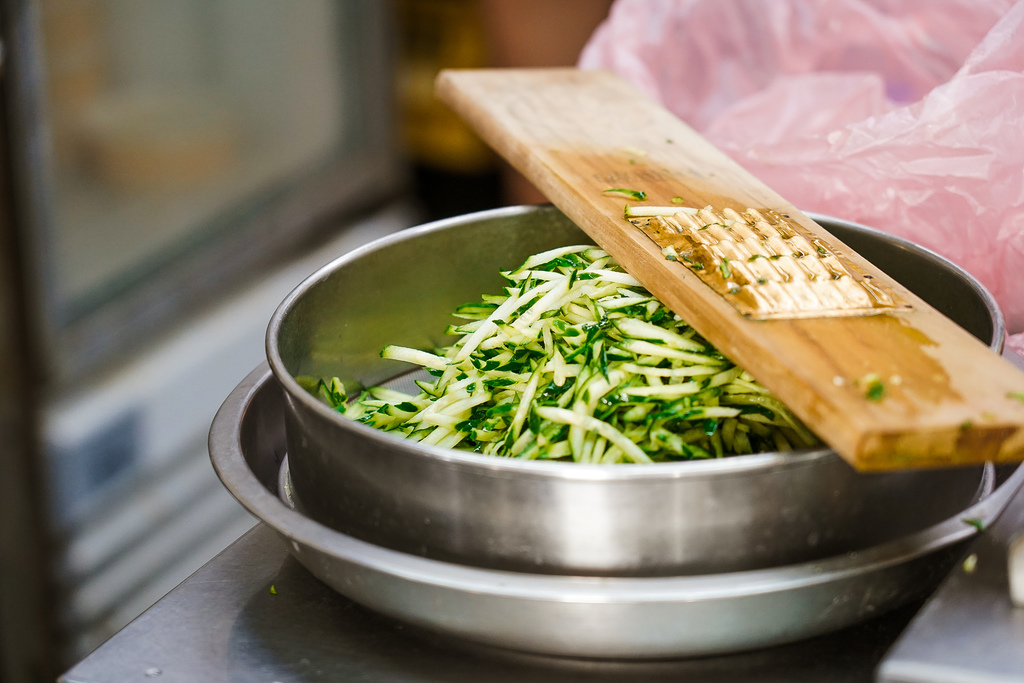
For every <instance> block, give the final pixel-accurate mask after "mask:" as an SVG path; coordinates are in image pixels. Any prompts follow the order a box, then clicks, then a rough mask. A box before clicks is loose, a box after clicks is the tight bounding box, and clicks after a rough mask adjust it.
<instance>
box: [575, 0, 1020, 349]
mask: <svg viewBox="0 0 1024 683" xmlns="http://www.w3.org/2000/svg"><path fill="white" fill-rule="evenodd" d="M579 64H580V66H581V67H582V68H606V69H612V70H614V71H616V72H618V73H620V74H621V75H622V76H624V77H625V78H627V79H628V80H630V81H632V82H633V83H634V84H635V85H636V86H637V87H638V88H640V89H641V90H643V91H644V92H646V93H647V94H648V95H650V96H652V97H654V98H655V99H657V100H659V101H660V102H662V103H663V104H664V105H665V106H666V107H668V108H669V109H671V110H672V111H674V112H675V113H676V114H677V115H679V116H680V118H682V119H683V120H685V121H687V122H688V123H689V124H690V125H692V126H693V127H694V128H696V129H697V130H699V131H700V132H702V133H703V134H704V135H705V136H706V137H707V138H708V139H709V140H711V142H713V143H715V144H716V145H718V146H719V147H720V148H721V149H723V150H724V151H726V152H727V153H728V154H730V155H731V156H732V157H733V158H734V159H736V160H737V161H738V162H739V163H741V164H743V165H744V166H745V167H746V168H748V169H749V170H750V171H752V172H753V173H754V174H755V175H757V176H758V177H760V178H761V179H762V180H764V181H765V182H767V183H768V184H769V185H770V186H772V187H773V188H774V189H775V190H777V191H778V192H779V193H780V194H782V195H783V196H784V197H786V198H787V199H789V200H790V201H792V202H793V203H794V204H796V205H797V206H799V207H801V208H802V209H805V210H808V211H818V212H821V213H825V214H830V215H833V216H839V217H842V218H846V219H849V220H853V221H857V222H860V223H864V224H867V225H871V226H873V227H876V228H879V229H881V230H885V231H887V232H890V233H893V234H897V235H900V236H902V237H906V238H908V239H910V240H913V241H915V242H917V243H919V244H922V245H924V246H927V247H929V248H931V249H934V250H935V251H937V252H939V253H941V254H943V255H944V256H946V257H947V258H949V259H951V260H952V261H954V262H956V263H958V264H960V265H961V266H963V267H964V268H966V269H967V270H968V271H970V272H971V273H972V274H974V275H975V276H976V277H977V278H978V279H980V280H981V281H982V282H983V283H984V284H985V285H986V287H988V288H989V290H990V291H991V292H992V293H993V295H994V296H995V297H996V299H997V300H998V301H999V303H1000V306H1001V307H1002V309H1003V312H1004V313H1005V315H1006V318H1007V326H1008V328H1009V330H1010V332H1011V333H1020V332H1024V277H1022V275H1024V0H1020V1H1019V2H1016V3H1013V2H1010V1H1009V0H987V1H986V0H903V1H899V0H804V1H800V0H773V2H763V1H762V0H617V2H616V3H615V5H614V6H613V8H612V11H611V13H610V15H609V17H608V19H607V20H606V21H605V23H604V24H602V25H601V26H600V27H599V28H598V30H597V31H596V32H595V33H594V35H593V36H592V37H591V39H590V42H589V43H588V44H587V46H586V48H584V50H583V53H582V54H581V56H580V62H579ZM1011 347H1012V348H1016V349H1019V350H1021V351H1024V334H1018V335H1017V336H1016V337H1015V338H1014V339H1012V340H1011Z"/></svg>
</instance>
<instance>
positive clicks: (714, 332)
mask: <svg viewBox="0 0 1024 683" xmlns="http://www.w3.org/2000/svg"><path fill="white" fill-rule="evenodd" d="M437 91H438V94H439V95H440V97H441V98H442V99H443V100H444V101H445V102H446V103H447V104H448V105H449V106H450V107H452V108H453V109H454V110H455V111H456V112H457V113H458V114H460V115H461V116H462V117H463V118H464V119H465V120H466V121H468V122H469V123H470V125H472V126H473V127H474V128H475V129H476V131H477V132H478V133H479V134H480V135H481V136H482V137H483V138H484V140H486V141H487V142H488V143H489V144H490V145H491V146H492V147H494V149H495V150H497V151H498V152H499V153H500V154H501V155H503V156H504V157H505V158H506V159H507V160H508V161H509V162H510V163H511V164H512V165H513V166H514V167H516V168H517V169H518V170H519V171H520V172H522V173H523V174H524V175H525V176H526V177H527V178H528V179H529V180H530V181H531V182H533V183H534V184H535V185H536V186H537V187H538V188H539V189H540V190H541V191H542V192H543V193H544V194H545V195H546V196H547V197H548V198H549V199H550V200H551V201H552V202H553V203H554V204H555V205H556V206H557V207H559V208H560V209H561V210H562V211H563V212H565V214H566V215H567V216H569V218H571V219H572V220H573V221H575V222H576V223H577V224H578V225H579V226H580V227H581V228H582V229H583V230H584V231H585V232H586V233H587V234H588V235H590V236H591V237H592V238H593V239H594V240H595V241H596V242H597V244H599V245H601V247H603V248H604V249H605V250H607V251H608V252H609V253H611V254H612V255H613V256H614V257H615V258H616V259H617V260H618V261H619V262H620V263H621V264H622V265H623V267H624V268H625V269H626V270H627V271H628V272H630V273H631V274H632V275H633V276H634V277H636V278H637V279H638V280H640V282H642V283H643V284H644V286H646V287H647V288H648V289H649V290H650V291H651V292H653V293H654V294H655V295H657V296H658V297H659V298H660V299H661V300H662V301H664V302H665V304H666V305H668V306H669V307H670V308H672V309H673V310H674V311H675V312H676V313H678V314H679V315H680V316H682V317H683V318H684V319H686V320H687V322H689V323H690V324H691V325H693V326H694V327H695V328H696V329H697V330H698V331H699V332H700V333H701V334H702V335H704V336H705V337H706V338H707V339H708V340H710V341H711V342H712V343H714V344H716V345H717V346H718V347H719V348H720V349H721V350H722V352H723V353H725V354H726V355H727V356H729V357H730V358H732V359H733V360H734V361H735V362H736V363H738V364H739V365H741V366H743V367H744V368H746V369H747V370H748V371H749V372H750V373H751V374H753V375H754V376H755V377H757V379H758V380H759V381H761V382H762V383H763V384H764V385H765V386H767V387H768V388H769V389H771V390H772V391H773V392H775V393H776V394H777V395H778V396H779V397H780V398H781V399H782V400H783V401H784V402H785V403H786V404H788V405H789V406H790V407H791V408H792V410H793V411H794V412H795V413H796V414H797V415H799V416H800V418H801V419H803V420H804V421H805V422H806V424H807V425H808V426H809V427H811V428H812V429H813V430H814V431H815V432H816V433H817V434H818V435H819V436H820V437H821V438H822V439H824V440H825V441H826V442H827V443H828V444H829V445H831V446H832V447H833V448H835V450H836V451H838V452H839V453H840V454H841V455H842V456H843V457H844V458H846V459H847V460H848V461H849V462H850V463H851V464H853V465H854V466H855V467H857V468H858V469H862V470H889V469H909V468H915V467H933V466H945V465H957V464H968V463H978V462H983V461H989V460H994V461H999V462H1007V461H1019V460H1022V459H1024V400H1021V399H1019V398H1016V397H1015V396H1014V394H1021V395H1024V373H1021V372H1020V371H1019V370H1017V369H1016V368H1015V367H1014V366H1013V365H1011V364H1010V363H1008V362H1006V361H1005V360H1003V359H1002V358H1000V357H999V356H998V355H997V354H995V353H993V352H992V351H991V350H990V349H988V348H987V347H986V346H985V345H984V344H982V343H980V342H979V341H978V340H976V339H975V338H974V337H972V336H971V335H970V334H968V333H967V332H965V331H964V330H963V329H961V328H960V327H959V326H958V325H956V324H954V323H952V322H951V321H950V320H948V319H947V318H946V317H944V316H943V315H941V314H940V313H938V312H937V311H935V310H934V309H932V308H931V307H930V306H928V304H926V303H925V302H924V301H922V300H921V299H920V298H918V297H916V296H914V295H913V294H912V293H911V292H910V291H908V290H907V289H906V288H904V287H902V286H901V285H899V284H898V283H897V282H895V281H894V280H892V279H891V278H889V277H888V276H887V275H885V274H884V273H882V272H881V271H879V270H878V269H877V268H875V267H874V266H873V265H871V264H870V263H869V262H867V261H866V260H865V259H863V258H862V257H860V256H859V255H857V254H856V253H854V252H853V251H852V250H851V249H849V248H848V247H846V246H845V245H842V243H840V242H839V241H838V240H836V238H835V237H833V236H832V235H830V234H829V233H827V232H826V231H825V230H824V229H823V228H822V227H820V226H819V225H817V224H816V223H814V222H813V221H811V220H810V219H809V218H807V217H806V216H805V215H804V214H803V213H801V212H800V211H798V210H797V209H796V208H795V207H794V206H792V205H791V204H790V203H789V202H787V201H786V200H784V199H783V198H782V197H780V196H779V195H778V194H776V193H775V192H774V191H772V190H771V189H770V188H769V187H768V186H767V185H765V184H764V183H762V182H761V181H760V180H758V179H757V178H755V177H754V176H752V175H751V174H750V173H748V172H747V171H746V170H744V169H743V168H742V167H740V166H739V165H738V164H736V163H735V162H733V161H732V160H731V159H729V158H728V157H727V156H726V155H725V154H723V153H722V152H720V151H719V150H718V149H716V148H715V147H714V146H713V145H711V144H710V143H708V142H707V141H706V140H704V139H703V138H702V137H701V136H699V135H698V134H697V133H696V132H694V131H693V130H692V129H690V128H689V127H688V126H686V125H685V124H684V123H682V122H681V121H680V120H679V119H677V118H676V117H675V116H674V115H672V114H671V113H670V112H668V111H666V110H665V109H663V108H661V107H660V106H658V105H657V104H655V103H653V102H651V101H650V100H648V99H646V98H645V97H643V96H642V95H641V94H639V93H638V92H637V91H636V90H635V89H634V88H633V87H632V86H630V85H629V84H628V83H626V82H625V81H623V80H622V79H620V78H619V77H617V76H615V75H613V74H610V73H607V72H593V71H591V72H584V71H578V70H576V69H525V70H465V71H458V70H453V71H445V72H442V74H441V75H440V76H439V78H438V82H437ZM608 188H631V189H636V190H643V191H645V192H646V193H647V195H648V199H647V201H645V202H644V204H646V205H652V206H654V205H662V206H664V205H670V204H671V203H672V198H673V197H682V198H684V199H685V200H686V203H687V205H689V206H696V207H702V206H705V205H710V206H713V207H715V208H716V209H723V208H725V207H731V208H733V209H735V210H737V211H743V210H744V209H746V208H748V207H754V208H758V209H760V208H767V209H773V210H775V211H778V212H779V213H782V214H788V215H789V216H790V218H791V220H794V221H796V222H797V223H799V224H800V225H801V226H802V227H804V228H805V229H807V230H808V231H810V232H812V233H814V234H815V235H818V236H821V237H823V238H824V239H826V240H828V241H829V242H830V243H831V244H832V245H835V246H837V247H838V248H839V249H841V250H842V252H843V253H844V254H845V255H846V256H847V257H848V258H850V259H851V260H852V261H853V262H854V263H856V264H858V265H859V266H860V267H862V268H863V269H864V270H865V271H866V272H868V273H870V274H872V275H873V276H874V277H875V278H876V279H877V281H879V282H881V283H883V284H884V285H885V286H888V287H890V288H891V289H892V290H894V291H895V292H896V293H897V294H898V295H899V296H900V297H901V298H902V299H904V300H905V301H908V302H910V304H911V306H912V309H910V310H906V311H905V312H901V313H898V314H884V315H874V316H862V317H832V318H810V319H801V320H767V321H753V320H748V319H746V318H744V317H743V316H742V315H740V314H739V313H738V312H737V311H736V310H735V309H734V308H733V307H732V306H731V305H730V304H729V303H728V302H727V301H725V299H723V297H722V296H721V295H719V294H718V293H716V292H715V291H713V290H712V289H711V288H710V287H708V286H707V285H706V284H705V283H703V282H701V281H700V279H699V278H697V276H696V275H694V274H693V273H692V272H690V271H689V270H688V269H687V268H686V267H685V266H684V265H683V264H681V263H678V262H673V261H669V260H666V259H665V258H664V256H663V255H662V253H661V251H660V249H659V248H658V247H657V246H656V245H655V244H654V243H653V242H652V241H651V240H650V239H649V238H648V237H647V236H646V235H644V234H643V233H642V232H641V231H640V230H638V229H637V228H635V227H633V226H632V225H630V224H629V223H628V222H627V221H626V220H625V219H624V218H623V216H622V210H623V204H624V200H623V199H622V198H616V197H610V196H607V195H604V194H602V191H603V190H606V189H608ZM868 375H877V376H878V377H880V378H881V379H882V381H883V382H884V384H885V387H886V392H885V396H884V398H883V399H882V400H880V401H873V400H869V399H868V398H867V397H866V391H865V387H864V384H863V378H865V377H866V376H868Z"/></svg>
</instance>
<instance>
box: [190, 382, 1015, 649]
mask: <svg viewBox="0 0 1024 683" xmlns="http://www.w3.org/2000/svg"><path fill="white" fill-rule="evenodd" d="M283 400H284V399H283V396H282V393H281V391H280V389H279V387H278V386H277V384H276V382H275V381H274V380H273V379H272V378H271V375H270V372H269V370H268V369H267V367H266V366H261V367H259V368H257V369H256V370H254V371H253V372H252V373H251V374H250V375H249V376H248V377H247V378H246V379H245V380H244V381H243V382H242V383H241V384H239V385H238V387H237V388H236V389H235V390H234V391H233V392H232V393H231V395H230V396H228V398H227V400H226V401H225V402H224V405H223V406H222V407H221V410H220V411H219V412H218V414H217V417H216V418H215V420H214V423H213V427H212V429H211V432H210V454H211V459H212V461H213V465H214V467H215V469H216V470H217V473H218V475H219V476H220V478H221V480H222V481H223V482H224V485H225V486H226V487H227V488H228V490H229V491H230V492H231V493H232V494H233V495H234V496H235V497H236V498H237V499H238V500H239V501H240V502H241V503H242V504H243V505H244V506H245V507H246V508H247V509H248V510H249V511H250V512H252V513H253V514H254V515H256V516H257V517H259V518H260V519H261V520H263V522H264V523H266V524H267V525H268V526H269V527H271V528H272V529H274V530H275V531H276V532H277V533H278V534H279V535H280V536H281V538H282V539H283V540H284V541H285V543H286V545H287V548H288V550H289V552H290V553H291V554H292V555H294V556H295V557H296V558H297V559H298V560H299V562H301V563H302V564H303V565H304V566H305V567H307V568H308V569H309V570H310V571H311V572H312V573H313V574H314V575H316V576H317V577H318V578H319V579H320V580H321V581H323V582H324V583H326V584H327V585H329V586H331V587H332V588H334V589H335V590H337V591H338V592H340V593H342V594H343V595H345V596H347V597H349V598H351V599H352V600H354V601H356V602H358V603H361V604H363V605H364V606H366V607H369V608H371V609H373V610H376V611H378V612H381V613H383V614H386V615H388V616H391V617H394V618H396V619H399V620H403V621H405V622H408V623H410V624H413V625H415V626H418V627H421V628H424V629H428V630H431V631H435V632H439V633H441V634H445V635H448V636H452V637H455V638H459V639H463V640H468V641H472V642H476V643H481V644H485V645H489V646H493V647H499V648H507V649H511V650H518V651H525V652H533V653H540V654H547V655H556V656H568V657H589V658H663V657H678V656H692V655H704V654H712V653H722V652H729V651H735V650H743V649H750V648H756V647H762V646H768V645H774V644H779V643H785V642H792V641H795V640H799V639H802V638H806V637H810V636H813V635H817V634H821V633H825V632H828V631H832V630H835V629H839V628H842V627H844V626H847V625H850V624H853V623H856V622H858V621H861V620H864V619H867V618H869V617H871V616H873V615H877V614H881V613H882V612H884V611H886V610H889V609H892V608H894V607H896V606H898V605H901V604H903V603H905V602H907V601H909V600H912V599H915V598H918V597H921V596H922V595H924V594H926V593H927V592H928V591H930V590H932V589H933V588H934V587H935V586H936V585H937V583H938V581H940V580H941V579H942V577H944V576H945V575H946V573H947V572H948V571H949V569H950V568H951V567H952V566H953V565H954V563H955V562H956V561H957V560H958V558H959V556H960V554H961V552H962V550H963V543H964V542H965V541H967V540H968V539H970V538H971V537H972V536H974V535H975V534H976V533H978V531H977V528H976V526H975V524H979V525H987V524H989V523H991V522H992V521H993V520H994V518H995V517H996V515H998V513H999V512H1000V511H1001V509H1002V508H1003V507H1004V506H1005V505H1006V503H1007V502H1008V500H1009V499H1010V497H1011V496H1012V495H1013V493H1014V492H1015V491H1016V490H1017V489H1018V488H1019V487H1020V485H1021V483H1022V481H1024V468H1021V469H1018V470H1017V471H1016V472H1014V473H1013V474H1012V475H1011V476H1009V478H1008V479H1006V481H1004V482H1003V483H1002V484H1001V485H999V486H998V487H997V488H996V490H995V492H994V493H992V494H991V495H989V496H987V497H986V498H985V499H984V500H982V501H980V502H978V503H976V504H974V505H972V506H970V507H969V508H967V509H965V510H963V511H962V513H960V514H958V515H956V516H954V517H952V518H950V519H948V520H946V521H944V522H942V523H939V524H936V525H934V526H932V527H929V528H927V529H923V530H921V531H919V532H916V533H913V534H910V535H907V536H904V537H901V538H899V539H897V540H895V541H892V542H888V543H885V544H882V545H878V546H874V547H871V548H868V549H865V550H861V551H859V552H851V553H849V554H846V555H842V556H839V557H833V558H829V559H826V560H822V561H815V562H807V563H804V564H798V565H792V566H786V567H778V568H772V569H759V570H754V571H744V572H731V573H722V574H713V575H702V576H683V577H657V578H600V577H575V576H551V575H531V574H525V573H515V572H507V571H497V570H488V569H480V568H474V567H468V566H462V565H457V564H452V563H446V562H440V561H437V560H431V559H426V558H422V557H418V556H415V555H411V554H406V553H401V552H398V551H394V550H389V549H386V548H382V547H379V546H375V545H373V544H370V543H367V542H364V541H360V540H358V539H355V538H352V537H350V536H346V535H344V534H342V533H339V532H337V531H334V530H332V529H330V528H328V527H326V526H323V525H321V524H319V523H317V522H315V521H313V520H312V519H309V518H307V517H305V516H303V515H302V514H300V513H299V512H297V511H295V510H293V509H290V508H289V507H288V506H287V505H285V503H283V502H282V501H281V500H280V499H279V497H278V492H277V481H278V476H279V473H280V467H281V463H282V461H283V459H284V457H285V455H286V453H285V435H284V418H283ZM964 520H971V523H967V522H965V521H964Z"/></svg>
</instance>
